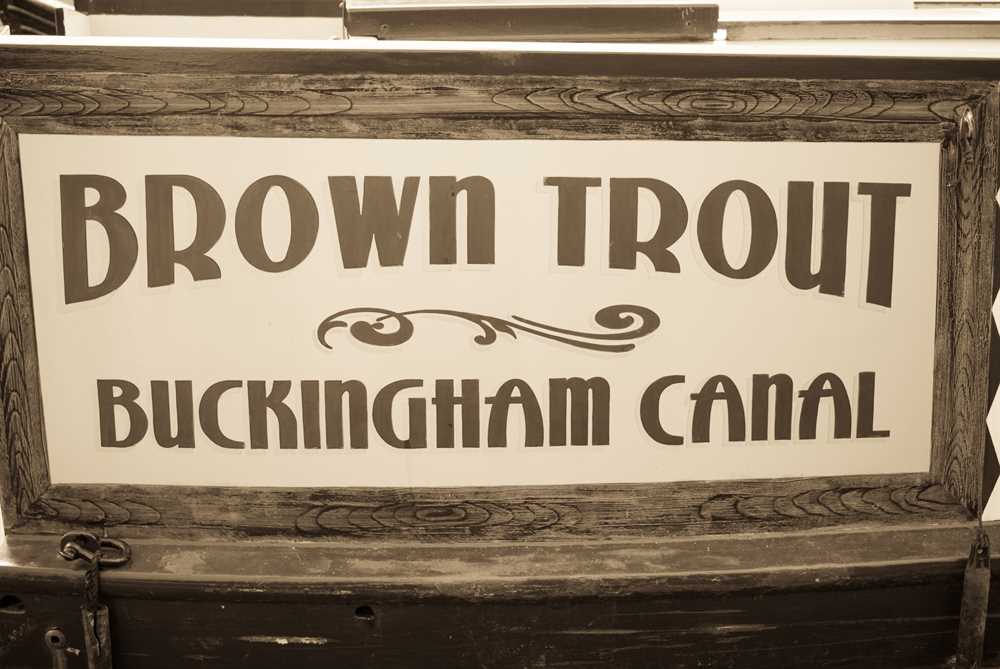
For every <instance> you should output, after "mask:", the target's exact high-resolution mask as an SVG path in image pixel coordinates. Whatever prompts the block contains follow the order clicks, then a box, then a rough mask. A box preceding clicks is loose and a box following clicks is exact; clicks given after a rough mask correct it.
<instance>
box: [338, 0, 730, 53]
mask: <svg viewBox="0 0 1000 669" xmlns="http://www.w3.org/2000/svg"><path fill="white" fill-rule="evenodd" d="M344 25H345V27H346V29H347V33H348V34H349V35H350V36H352V37H377V38H378V39H381V40H393V39H398V40H455V39H460V40H506V41H549V42H633V43H634V42H677V41H694V40H701V41H706V40H710V39H712V34H713V33H714V32H715V31H716V30H717V29H718V27H719V7H718V5H709V4H687V5H685V4H680V3H677V4H675V3H650V4H638V3H617V4H616V3H589V2H586V1H584V2H580V3H577V4H567V3H565V2H559V3H539V2H536V3H524V2H518V1H517V0H515V1H514V2H503V1H502V0H501V1H500V2H497V0H487V1H486V2H483V1H481V0H463V1H462V2H451V3H441V2H435V1H433V0H431V1H429V2H423V1H417V2H413V1H412V0H411V1H409V2H394V3H386V2H381V1H379V0H375V1H374V2H372V1H369V0H349V2H348V3H347V10H346V13H345V16H344Z"/></svg>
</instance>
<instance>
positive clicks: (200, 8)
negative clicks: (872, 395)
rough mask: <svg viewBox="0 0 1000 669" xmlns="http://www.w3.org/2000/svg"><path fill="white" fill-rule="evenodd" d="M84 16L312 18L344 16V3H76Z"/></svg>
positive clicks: (185, 0)
mask: <svg viewBox="0 0 1000 669" xmlns="http://www.w3.org/2000/svg"><path fill="white" fill-rule="evenodd" d="M74 5H75V7H76V11H78V12H82V13H84V14H127V15H145V16H272V17H282V16H309V17H331V16H341V15H342V14H343V13H344V3H343V1H342V0H155V2H150V1H149V0H75V2H74Z"/></svg>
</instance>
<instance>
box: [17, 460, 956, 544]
mask: <svg viewBox="0 0 1000 669" xmlns="http://www.w3.org/2000/svg"><path fill="white" fill-rule="evenodd" d="M27 515H28V516H30V517H29V518H28V519H27V520H26V521H25V522H24V523H23V524H22V525H21V526H20V527H19V528H17V531H19V532H39V533H46V532H49V533H55V532H62V531H65V530H66V528H70V527H81V526H85V527H98V528H100V527H120V528H123V529H124V528H127V533H128V535H129V536H164V535H176V536H187V535H206V534H208V535H217V536H236V537H245V536H269V535H273V536H283V537H304V538H324V537H336V538H341V539H367V538H383V539H392V538H398V539H410V540H416V541H459V540H463V541H464V540H477V541H478V540H504V541H520V540H532V541H540V540H545V541H548V540H565V539H573V538H576V539H579V538H613V537H664V536H685V535H696V534H722V533H734V532H745V531H782V530H792V529H810V528H824V527H825V528H834V527H845V526H864V525H869V524H875V525H893V524H906V523H927V524H929V525H932V524H935V523H953V522H960V521H965V520H967V518H968V516H967V514H966V513H965V511H964V509H963V508H962V507H961V505H959V504H957V503H956V502H955V501H954V499H953V498H952V497H951V496H950V494H949V493H948V492H947V491H946V490H945V489H944V487H943V486H940V485H936V484H934V483H932V482H929V481H928V480H927V477H926V475H898V476H882V477H873V476H867V477H840V478H832V477H831V478H815V479H785V480H776V481H768V480H760V481H710V482H688V483H665V484H628V485H581V486H537V487H521V486H514V487H502V488H430V489H423V488H409V489H407V488H340V489H295V488H253V489H246V488H186V487H177V486H116V485H86V486H84V485H73V486H69V485H56V486H53V487H52V488H51V489H50V490H49V491H47V492H46V494H45V495H44V496H43V497H42V498H41V499H40V500H38V502H37V503H36V504H35V505H34V506H32V507H31V509H30V511H29V512H28V514H27Z"/></svg>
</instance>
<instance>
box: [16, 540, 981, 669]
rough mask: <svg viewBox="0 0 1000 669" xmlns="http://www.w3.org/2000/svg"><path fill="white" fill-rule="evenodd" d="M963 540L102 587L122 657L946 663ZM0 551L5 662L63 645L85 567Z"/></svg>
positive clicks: (200, 551)
mask: <svg viewBox="0 0 1000 669" xmlns="http://www.w3.org/2000/svg"><path fill="white" fill-rule="evenodd" d="M992 532H993V534H994V537H995V539H996V538H1000V535H998V534H997V530H996V529H995V528H993V529H992ZM972 536H973V526H972V525H971V524H968V523H966V524H962V525H957V526H952V527H942V528H939V529H937V530H932V531H928V530H927V529H926V528H917V527H911V528H896V529H894V530H888V531H886V530H884V529H880V530H877V531H870V532H866V531H858V532H846V533H836V534H832V535H831V534H829V533H825V532H803V533H797V534H793V535H766V534H765V535H756V536H749V535H744V536H734V537H728V538H725V537H716V538H700V539H691V540H668V541H663V540H660V541H628V542H604V543H601V544H598V543H594V542H582V543H581V542H566V543H563V544H557V545H544V546H542V545H530V544H507V545H503V544H499V543H496V544H479V545H476V546H475V547H474V548H473V547H471V546H469V545H467V544H466V545H450V546H448V545H414V544H407V543H395V544H392V543H386V542H381V541H379V542H374V543H369V544H341V543H336V542H333V543H331V542H284V541H276V542H260V541H254V542H234V543H224V542H165V541H134V542H133V548H134V549H135V550H134V562H133V564H132V565H130V566H129V567H126V568H123V569H119V570H113V571H107V572H105V573H104V574H103V575H102V592H103V593H104V596H105V598H106V601H108V602H109V604H110V607H111V620H112V634H113V639H114V649H115V662H116V666H122V667H126V669H133V668H145V667H171V668H177V667H189V666H191V667H194V666H201V665H203V664H204V663H210V664H211V666H220V667H228V666H233V667H235V666H240V667H251V668H253V667H273V666H276V665H284V666H296V667H313V666H317V667H319V666H350V667H369V666H370V667H419V666H442V665H444V666H448V667H482V666H486V667H491V668H492V667H587V666H601V667H716V668H721V667H748V668H751V669H754V668H757V667H760V668H763V667H768V668H769V669H770V668H773V667H840V668H848V667H851V668H853V667H858V668H862V667H863V668H865V669H870V668H871V667H879V668H880V669H896V668H909V669H916V668H917V667H942V668H943V667H947V666H948V665H949V663H950V662H951V661H952V659H953V656H954V653H955V648H956V642H957V621H958V612H959V601H960V597H961V574H962V570H963V567H964V561H965V554H966V552H967V550H968V546H969V542H970V541H971V538H972ZM0 556H2V561H0V594H4V593H8V594H16V595H17V596H19V597H21V598H22V600H23V602H24V604H25V608H26V613H25V614H23V616H22V617H20V618H18V617H16V616H4V615H3V614H0V653H2V655H0V657H3V659H4V660H5V664H4V666H5V667H8V666H14V667H19V666H32V667H35V666H48V664H47V663H46V664H41V663H39V662H38V658H39V657H41V655H40V654H39V647H40V643H39V642H40V634H41V633H42V632H43V631H44V630H45V629H46V628H47V627H48V626H50V625H52V624H60V625H64V626H65V627H66V630H65V631H66V632H67V636H68V637H69V641H70V645H76V647H79V642H80V639H81V635H80V631H79V628H78V627H75V626H74V624H73V622H72V621H73V620H74V619H76V617H75V616H73V615H72V614H73V613H75V609H74V608H73V607H74V606H75V605H78V602H79V597H80V596H81V592H82V569H81V567H80V566H78V565H68V564H66V563H63V562H61V561H60V560H59V558H57V557H56V555H55V542H54V540H53V539H51V538H49V539H46V538H39V537H34V538H17V539H12V540H11V541H10V543H8V544H7V545H6V547H4V548H2V552H0ZM994 620H996V619H995V618H994ZM994 624H995V623H994ZM987 652H988V655H989V654H990V653H995V652H996V651H995V648H994V647H992V646H988V650H987ZM74 661H75V660H74ZM70 666H71V667H74V666H82V665H80V664H71V665H70Z"/></svg>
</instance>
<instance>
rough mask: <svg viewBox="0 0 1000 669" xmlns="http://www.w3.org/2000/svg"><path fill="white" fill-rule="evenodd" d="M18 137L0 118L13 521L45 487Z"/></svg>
mask: <svg viewBox="0 0 1000 669" xmlns="http://www.w3.org/2000/svg"><path fill="white" fill-rule="evenodd" d="M30 291H31V288H30V282H29V278H28V252H27V242H26V239H25V230H24V209H23V199H22V195H21V171H20V161H19V159H18V146H17V136H16V135H15V134H14V132H13V130H12V129H11V128H10V127H9V126H8V125H7V124H6V123H4V122H3V120H2V118H0V410H2V413H0V451H2V457H0V493H2V495H3V511H4V523H5V525H6V526H7V527H11V526H13V525H16V524H17V523H18V522H19V521H20V520H21V517H22V515H23V514H24V512H25V511H26V510H27V509H28V508H29V507H30V506H31V505H32V504H34V503H35V501H36V500H37V499H38V498H39V497H40V496H41V494H42V493H43V492H44V491H45V490H46V488H48V486H49V476H48V456H47V453H46V450H45V441H44V435H43V432H42V416H41V395H40V391H39V388H38V354H37V351H36V349H35V329H34V317H33V313H32V307H31V292H30Z"/></svg>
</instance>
